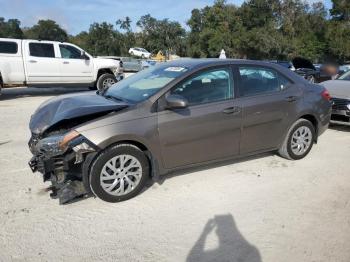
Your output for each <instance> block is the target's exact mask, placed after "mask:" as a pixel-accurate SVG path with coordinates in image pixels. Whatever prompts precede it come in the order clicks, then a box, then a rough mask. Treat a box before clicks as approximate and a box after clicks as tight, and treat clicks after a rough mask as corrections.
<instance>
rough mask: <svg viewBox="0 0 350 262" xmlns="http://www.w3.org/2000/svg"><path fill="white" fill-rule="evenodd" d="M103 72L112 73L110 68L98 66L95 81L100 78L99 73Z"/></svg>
mask: <svg viewBox="0 0 350 262" xmlns="http://www.w3.org/2000/svg"><path fill="white" fill-rule="evenodd" d="M103 74H112V75H114V74H113V72H112V70H111V69H110V68H100V69H99V70H98V71H97V76H96V81H97V80H98V79H99V78H100V76H101V75H103Z"/></svg>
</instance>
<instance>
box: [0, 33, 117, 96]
mask: <svg viewBox="0 0 350 262" xmlns="http://www.w3.org/2000/svg"><path fill="white" fill-rule="evenodd" d="M123 77H124V73H123V65H122V62H120V61H117V60H112V59H103V58H94V57H92V56H91V55H90V54H88V53H86V52H85V51H84V50H83V49H81V48H79V47H78V46H76V45H73V44H70V43H64V42H53V41H41V40H28V39H26V40H21V39H10V38H0V91H1V87H4V86H43V85H44V86H58V85H59V86H65V85H71V86H73V85H84V86H89V87H91V88H97V89H99V90H103V89H105V88H107V87H109V86H110V85H112V84H114V83H115V82H117V81H119V80H121V79H123Z"/></svg>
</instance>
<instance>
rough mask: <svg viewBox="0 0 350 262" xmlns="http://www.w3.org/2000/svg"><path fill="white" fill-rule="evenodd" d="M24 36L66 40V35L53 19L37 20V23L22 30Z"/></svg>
mask: <svg viewBox="0 0 350 262" xmlns="http://www.w3.org/2000/svg"><path fill="white" fill-rule="evenodd" d="M24 34H25V36H26V38H30V39H41V40H51V41H61V42H64V41H67V40H68V35H67V32H66V31H65V30H63V29H62V28H61V27H60V26H59V25H58V24H57V23H56V22H55V21H52V20H49V19H48V20H39V21H38V24H36V25H34V26H33V27H31V28H29V29H28V30H26V31H25V32H24Z"/></svg>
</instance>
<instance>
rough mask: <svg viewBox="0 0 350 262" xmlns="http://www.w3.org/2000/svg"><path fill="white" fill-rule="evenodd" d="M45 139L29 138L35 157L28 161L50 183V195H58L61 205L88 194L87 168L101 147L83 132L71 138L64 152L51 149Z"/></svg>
mask: <svg viewBox="0 0 350 262" xmlns="http://www.w3.org/2000/svg"><path fill="white" fill-rule="evenodd" d="M42 141H44V139H43V140H40V139H38V138H35V136H32V138H31V139H30V141H29V148H30V150H31V152H32V153H33V157H32V158H31V160H30V161H29V163H28V164H29V167H30V169H31V170H32V171H33V172H40V173H41V174H42V175H43V180H44V182H46V181H50V182H51V187H50V188H49V189H50V190H51V191H52V192H51V194H50V196H51V197H52V198H54V199H56V198H58V199H59V203H60V204H65V203H67V202H69V201H71V200H73V199H75V198H77V197H83V196H89V195H90V194H91V190H90V186H89V182H88V170H89V168H88V167H89V165H90V163H91V162H92V160H93V156H94V155H96V151H97V150H98V148H97V147H96V146H95V145H94V144H92V143H91V142H90V141H88V140H87V139H86V138H85V137H83V136H81V135H79V136H78V137H76V138H74V139H73V140H72V141H70V142H69V143H68V144H67V147H66V148H65V150H64V151H62V152H56V151H54V150H50V149H51V148H50V147H49V146H48V145H47V143H42ZM44 142H45V141H44ZM50 146H51V147H53V145H50ZM53 152H54V153H53Z"/></svg>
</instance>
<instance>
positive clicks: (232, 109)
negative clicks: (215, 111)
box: [222, 106, 241, 114]
mask: <svg viewBox="0 0 350 262" xmlns="http://www.w3.org/2000/svg"><path fill="white" fill-rule="evenodd" d="M222 112H223V113H224V114H238V113H240V112H241V108H240V107H238V106H232V107H228V108H225V109H224V110H222Z"/></svg>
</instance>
